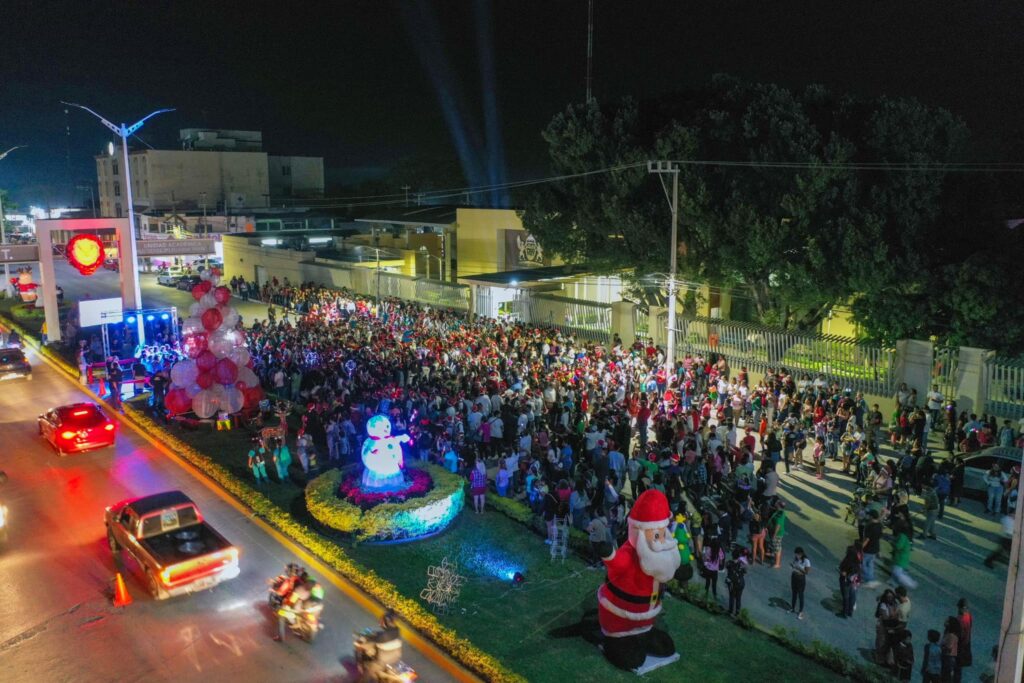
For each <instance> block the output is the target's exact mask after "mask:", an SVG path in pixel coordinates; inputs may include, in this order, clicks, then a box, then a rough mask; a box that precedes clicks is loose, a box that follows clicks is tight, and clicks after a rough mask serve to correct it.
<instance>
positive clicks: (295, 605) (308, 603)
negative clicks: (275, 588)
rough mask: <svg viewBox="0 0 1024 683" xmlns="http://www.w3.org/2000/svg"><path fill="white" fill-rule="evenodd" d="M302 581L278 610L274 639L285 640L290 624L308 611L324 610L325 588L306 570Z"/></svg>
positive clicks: (317, 611) (317, 613)
mask: <svg viewBox="0 0 1024 683" xmlns="http://www.w3.org/2000/svg"><path fill="white" fill-rule="evenodd" d="M301 579H302V581H301V583H298V584H296V586H295V588H294V589H292V591H291V593H290V594H289V595H288V597H287V598H285V600H284V604H283V605H282V606H281V609H279V610H278V612H277V635H276V636H274V640H275V641H277V642H280V641H283V640H284V634H285V629H286V628H287V626H288V624H294V623H296V620H297V619H299V618H301V617H303V616H305V615H306V614H307V613H312V614H316V615H318V618H317V624H319V614H320V612H322V611H323V601H324V589H323V587H322V586H320V584H318V583H317V582H316V579H314V578H312V577H311V576H309V575H308V574H306V573H305V572H303V574H302V576H301Z"/></svg>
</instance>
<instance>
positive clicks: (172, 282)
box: [156, 270, 184, 287]
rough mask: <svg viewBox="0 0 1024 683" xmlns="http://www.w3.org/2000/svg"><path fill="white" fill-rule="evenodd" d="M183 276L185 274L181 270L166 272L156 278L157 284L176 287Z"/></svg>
mask: <svg viewBox="0 0 1024 683" xmlns="http://www.w3.org/2000/svg"><path fill="white" fill-rule="evenodd" d="M183 276H184V273H182V272H181V271H180V270H165V271H164V272H162V273H160V274H159V275H157V276H156V283H157V284H158V285H164V286H165V287H174V286H176V285H177V284H178V280H180V279H181V278H182V277H183Z"/></svg>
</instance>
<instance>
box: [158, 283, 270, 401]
mask: <svg viewBox="0 0 1024 683" xmlns="http://www.w3.org/2000/svg"><path fill="white" fill-rule="evenodd" d="M200 277H201V278H202V280H201V281H200V282H199V283H198V284H196V286H195V287H193V288H192V298H193V299H195V300H196V303H194V304H192V306H191V307H190V309H189V317H188V318H186V319H185V320H184V321H183V322H182V325H181V333H182V338H183V339H182V345H181V348H182V350H183V352H184V354H183V355H184V356H185V357H184V358H182V359H181V360H179V361H178V362H177V363H175V364H174V366H173V367H172V368H171V389H170V391H171V392H175V393H174V396H175V398H174V400H172V401H165V405H166V406H167V409H168V411H170V413H171V414H172V415H176V414H179V413H184V412H187V411H188V410H189V409H191V410H192V412H194V413H195V414H196V416H197V417H199V418H203V419H205V418H209V417H212V416H213V415H215V414H216V413H217V412H218V411H221V410H223V411H225V412H227V413H228V414H235V413H238V412H240V411H242V410H245V409H247V408H248V409H255V408H256V407H257V406H258V405H259V403H260V401H261V400H263V398H264V394H263V389H262V387H260V383H259V379H258V378H257V377H256V373H254V372H253V371H252V369H251V368H249V367H247V365H248V363H249V362H250V361H251V358H250V356H249V352H248V350H247V349H246V348H245V334H244V333H243V332H242V331H241V330H236V329H235V325H237V324H238V320H239V317H238V313H237V312H235V310H234V308H232V307H231V306H229V305H227V304H228V303H230V298H225V297H224V295H223V290H224V287H222V286H220V285H219V283H220V274H219V272H216V271H208V272H205V273H203V274H202V275H200ZM229 293H230V292H229Z"/></svg>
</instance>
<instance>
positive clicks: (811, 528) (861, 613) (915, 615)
mask: <svg viewBox="0 0 1024 683" xmlns="http://www.w3.org/2000/svg"><path fill="white" fill-rule="evenodd" d="M838 466H839V463H833V462H830V463H828V471H827V473H826V477H825V479H824V480H818V479H816V478H815V477H814V474H813V473H812V472H811V471H810V470H809V469H808V470H807V471H805V472H798V471H797V470H796V468H793V471H792V473H791V474H789V475H787V474H785V473H783V474H782V475H781V485H780V489H781V494H782V497H783V499H784V500H786V503H787V507H786V510H787V513H788V518H789V521H788V524H787V533H786V537H785V542H784V544H783V560H782V568H780V569H773V568H771V567H769V566H761V565H755V566H754V567H752V568H751V569H750V571H749V572H748V574H747V584H746V590H745V591H744V593H743V606H744V607H745V608H746V609H747V610H749V611H750V614H751V617H752V618H753V620H754V621H756V622H757V623H759V624H761V625H763V626H767V627H769V628H772V627H775V626H783V627H785V628H787V629H794V630H795V631H796V632H797V634H798V635H799V636H800V637H801V638H802V639H804V640H805V641H810V640H820V641H822V642H825V643H829V644H831V645H833V646H836V647H839V648H842V649H843V650H845V651H846V652H847V653H849V654H850V655H852V656H854V657H858V658H860V659H862V660H867V661H872V653H873V648H874V637H875V619H874V611H875V603H876V599H877V597H878V596H879V595H881V593H882V592H883V591H884V590H885V582H886V580H887V579H888V578H889V572H888V566H889V558H890V556H891V543H890V542H889V540H888V538H889V536H890V534H889V533H888V530H886V536H885V537H884V538H883V542H882V552H881V553H880V554H879V561H878V563H877V571H876V579H877V580H879V581H880V582H882V584H881V585H880V586H878V588H875V589H865V588H861V590H860V591H859V595H858V597H857V610H856V612H855V613H854V616H853V618H852V619H842V618H840V617H838V616H836V614H837V613H838V611H839V607H840V604H841V602H840V598H839V578H838V577H839V571H838V566H839V561H840V560H841V558H842V557H843V555H844V554H845V549H846V547H847V546H848V545H849V544H850V543H851V542H852V541H853V540H854V539H855V538H856V537H857V529H856V527H855V526H853V525H850V524H846V523H844V522H843V515H844V512H845V509H846V503H847V501H849V499H850V495H851V493H852V491H853V488H854V482H853V477H848V476H844V475H842V474H840V473H839V471H840V468H839V467H838ZM910 509H911V513H912V517H913V521H914V524H915V533H916V532H919V531H920V528H921V527H920V521H921V517H920V514H919V511H920V509H921V503H920V498H918V497H917V496H912V497H911V503H910ZM983 510H984V506H983V504H982V503H981V502H979V501H975V500H965V501H964V502H963V503H962V505H961V506H960V507H959V508H953V507H947V508H946V514H945V518H944V519H941V520H939V522H938V524H937V526H936V534H937V536H938V540H929V541H927V542H922V540H920V539H918V538H916V537H915V541H914V550H913V553H912V556H911V564H910V575H911V576H912V577H913V578H914V579H915V580H917V581H918V582H919V586H918V588H917V589H915V590H912V591H911V592H910V598H911V603H912V609H911V616H910V622H909V628H910V630H911V631H912V632H913V634H914V648H915V651H917V650H919V649H920V646H921V645H922V644H923V642H924V640H925V638H924V636H925V633H926V632H927V631H928V629H937V630H939V631H941V630H942V624H943V622H944V621H945V618H946V617H947V616H953V615H955V614H956V603H957V600H959V599H960V598H961V597H966V598H967V599H968V601H969V602H970V604H971V611H972V613H973V614H974V620H975V621H974V635H973V651H974V659H975V665H974V667H973V668H972V669H968V670H966V672H965V676H964V680H965V681H968V680H976V674H977V673H978V672H980V671H981V670H982V668H983V667H984V665H985V662H986V661H987V654H988V652H989V650H990V649H991V647H992V645H994V644H995V643H996V638H997V636H998V632H999V622H1000V618H1001V615H1002V603H1003V590H1004V587H1005V583H1006V567H1005V566H1002V565H997V567H996V569H995V570H991V569H987V568H986V567H985V566H984V565H983V564H982V560H983V559H984V558H985V556H986V555H988V553H989V552H991V550H992V548H994V547H995V545H996V543H997V538H998V535H999V523H998V520H996V519H994V518H992V517H988V516H984V515H982V514H980V513H981V512H982V511H983ZM740 538H741V540H745V539H746V534H745V533H743V534H741V536H740ZM797 546H802V547H803V548H804V550H805V551H806V552H807V555H808V557H809V558H810V560H811V565H812V571H811V573H810V575H809V576H808V577H807V591H806V601H807V607H806V616H805V618H804V619H803V620H798V619H797V618H796V615H794V614H790V613H788V612H787V611H786V610H788V609H789V606H790V605H789V600H790V588H789V577H790V571H789V568H788V567H789V562H790V560H791V559H792V557H793V549H794V548H796V547H797ZM695 580H696V579H695ZM719 594H720V596H722V597H721V600H722V601H723V605H724V604H725V601H726V600H725V597H724V595H723V593H722V591H720V593H719ZM915 670H916V669H915Z"/></svg>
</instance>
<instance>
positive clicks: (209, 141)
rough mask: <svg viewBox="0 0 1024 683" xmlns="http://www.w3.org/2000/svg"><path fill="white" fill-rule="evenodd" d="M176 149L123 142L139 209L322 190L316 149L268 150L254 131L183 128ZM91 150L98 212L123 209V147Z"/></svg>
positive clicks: (234, 207) (222, 210)
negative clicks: (130, 146)
mask: <svg viewBox="0 0 1024 683" xmlns="http://www.w3.org/2000/svg"><path fill="white" fill-rule="evenodd" d="M179 137H180V140H181V142H182V148H183V149H181V150H165V149H140V150H129V160H130V163H131V166H132V168H131V175H132V194H133V200H134V202H135V210H136V211H137V212H154V211H156V212H160V211H169V212H174V211H177V210H206V211H208V212H209V213H210V214H211V215H215V214H226V213H238V212H243V211H245V210H246V209H253V208H264V207H267V206H269V205H270V204H271V202H272V200H273V199H276V198H279V197H281V198H284V197H313V196H322V195H323V190H324V170H323V169H324V162H323V159H322V158H321V157H287V156H285V157H281V156H270V155H268V154H267V153H266V152H264V151H262V149H261V148H262V144H263V142H262V134H261V133H260V132H259V131H226V130H207V129H197V128H187V129H184V130H182V131H180V134H179ZM107 152H108V153H107V154H101V155H99V156H97V157H96V180H97V184H98V187H99V196H100V205H99V211H100V215H101V216H108V217H121V216H124V215H126V214H127V212H128V206H127V193H126V188H125V187H124V180H125V179H124V173H123V169H122V168H121V165H122V163H123V156H122V153H121V150H120V149H119V148H117V147H114V146H111V147H110V148H108V150H107Z"/></svg>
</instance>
